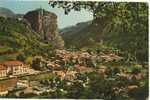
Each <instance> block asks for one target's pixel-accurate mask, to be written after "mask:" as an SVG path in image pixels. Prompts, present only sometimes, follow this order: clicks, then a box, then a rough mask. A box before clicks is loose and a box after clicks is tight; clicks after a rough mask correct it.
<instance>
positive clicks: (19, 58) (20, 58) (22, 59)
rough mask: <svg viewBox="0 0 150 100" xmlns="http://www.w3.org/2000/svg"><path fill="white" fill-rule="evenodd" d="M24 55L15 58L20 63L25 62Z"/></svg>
mask: <svg viewBox="0 0 150 100" xmlns="http://www.w3.org/2000/svg"><path fill="white" fill-rule="evenodd" d="M25 58H26V57H25V55H24V54H19V55H18V56H17V58H16V59H17V60H20V61H24V60H25Z"/></svg>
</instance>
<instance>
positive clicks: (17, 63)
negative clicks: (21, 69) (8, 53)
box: [0, 60, 23, 66]
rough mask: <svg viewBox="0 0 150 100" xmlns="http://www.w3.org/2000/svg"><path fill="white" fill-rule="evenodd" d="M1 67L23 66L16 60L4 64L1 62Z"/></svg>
mask: <svg viewBox="0 0 150 100" xmlns="http://www.w3.org/2000/svg"><path fill="white" fill-rule="evenodd" d="M0 64H1V65H6V66H7V65H8V66H9V65H21V64H23V63H22V62H21V61H18V60H14V61H3V62H0Z"/></svg>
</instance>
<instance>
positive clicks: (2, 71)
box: [0, 65, 7, 78]
mask: <svg viewBox="0 0 150 100" xmlns="http://www.w3.org/2000/svg"><path fill="white" fill-rule="evenodd" d="M6 76H7V68H6V67H5V66H3V65H0V78H3V77H6Z"/></svg>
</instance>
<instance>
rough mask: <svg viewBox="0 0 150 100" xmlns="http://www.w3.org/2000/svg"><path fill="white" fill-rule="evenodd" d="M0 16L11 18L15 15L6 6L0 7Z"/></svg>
mask: <svg viewBox="0 0 150 100" xmlns="http://www.w3.org/2000/svg"><path fill="white" fill-rule="evenodd" d="M0 16H1V17H11V18H12V17H14V16H15V13H14V12H13V11H11V10H9V9H7V8H3V7H0Z"/></svg>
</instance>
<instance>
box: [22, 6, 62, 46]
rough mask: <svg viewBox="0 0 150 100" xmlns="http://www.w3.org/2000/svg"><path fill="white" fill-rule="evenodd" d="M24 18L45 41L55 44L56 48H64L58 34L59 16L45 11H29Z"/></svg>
mask: <svg viewBox="0 0 150 100" xmlns="http://www.w3.org/2000/svg"><path fill="white" fill-rule="evenodd" d="M24 18H25V19H26V20H27V21H28V22H29V23H30V25H31V27H32V29H33V30H34V31H35V32H36V33H38V34H39V35H40V36H41V37H42V38H43V39H44V40H45V41H47V42H53V43H52V44H56V45H55V47H59V48H63V46H64V43H63V40H62V38H61V36H60V34H58V25H57V15H56V14H54V13H52V12H49V11H46V10H45V9H41V8H40V9H36V10H33V11H29V12H28V13H26V14H25V15H24Z"/></svg>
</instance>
